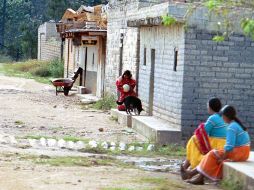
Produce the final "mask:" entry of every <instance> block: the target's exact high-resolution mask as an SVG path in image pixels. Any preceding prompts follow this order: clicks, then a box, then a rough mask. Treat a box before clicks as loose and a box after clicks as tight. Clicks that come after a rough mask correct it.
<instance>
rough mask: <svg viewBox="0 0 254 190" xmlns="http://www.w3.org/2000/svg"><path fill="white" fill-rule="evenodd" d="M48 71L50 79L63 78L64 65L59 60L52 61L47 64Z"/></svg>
mask: <svg viewBox="0 0 254 190" xmlns="http://www.w3.org/2000/svg"><path fill="white" fill-rule="evenodd" d="M49 71H50V75H51V76H52V77H63V75H64V63H63V61H61V60H60V59H54V60H53V61H51V62H50V64H49Z"/></svg>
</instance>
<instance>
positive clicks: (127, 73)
mask: <svg viewBox="0 0 254 190" xmlns="http://www.w3.org/2000/svg"><path fill="white" fill-rule="evenodd" d="M124 75H125V76H128V77H129V78H131V77H132V74H131V72H130V71H129V70H126V71H124V73H123V75H122V78H124Z"/></svg>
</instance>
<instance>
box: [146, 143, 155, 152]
mask: <svg viewBox="0 0 254 190" xmlns="http://www.w3.org/2000/svg"><path fill="white" fill-rule="evenodd" d="M146 150H147V151H152V150H154V145H153V144H149V145H148V147H147V149H146Z"/></svg>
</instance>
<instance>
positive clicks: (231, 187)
mask: <svg viewBox="0 0 254 190" xmlns="http://www.w3.org/2000/svg"><path fill="white" fill-rule="evenodd" d="M220 186H221V188H222V189H224V190H243V184H242V182H241V181H239V180H238V179H236V177H234V176H233V175H232V176H230V178H229V179H223V180H222V181H221V183H220Z"/></svg>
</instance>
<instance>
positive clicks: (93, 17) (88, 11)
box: [57, 5, 107, 33]
mask: <svg viewBox="0 0 254 190" xmlns="http://www.w3.org/2000/svg"><path fill="white" fill-rule="evenodd" d="M103 6H105V5H97V6H94V7H87V6H84V5H82V6H80V8H79V9H78V10H77V11H74V10H73V9H70V8H69V9H67V10H66V11H65V13H64V15H63V17H62V19H61V20H60V21H59V23H58V24H57V31H58V32H59V33H63V32H65V31H67V30H69V29H82V28H85V27H86V25H87V22H93V23H96V24H95V26H96V28H99V29H106V28H107V17H106V13H103V11H102V10H103V9H102V7H103Z"/></svg>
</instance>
